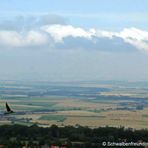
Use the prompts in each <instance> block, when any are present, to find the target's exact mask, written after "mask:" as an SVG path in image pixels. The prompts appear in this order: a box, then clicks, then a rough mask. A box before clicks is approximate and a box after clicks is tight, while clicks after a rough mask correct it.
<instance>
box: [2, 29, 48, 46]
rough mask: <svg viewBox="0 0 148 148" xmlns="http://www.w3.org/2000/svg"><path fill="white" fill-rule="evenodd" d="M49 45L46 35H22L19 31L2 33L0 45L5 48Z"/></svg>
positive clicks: (38, 33)
mask: <svg viewBox="0 0 148 148" xmlns="http://www.w3.org/2000/svg"><path fill="white" fill-rule="evenodd" d="M47 43H48V37H47V35H46V34H44V33H42V32H39V31H32V30H31V31H28V32H27V33H20V32H17V31H0V45H1V46H3V47H10V48H15V47H29V46H41V45H44V44H47Z"/></svg>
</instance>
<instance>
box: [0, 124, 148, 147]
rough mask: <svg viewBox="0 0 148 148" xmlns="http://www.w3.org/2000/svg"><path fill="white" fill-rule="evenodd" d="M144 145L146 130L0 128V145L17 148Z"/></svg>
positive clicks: (112, 128)
mask: <svg viewBox="0 0 148 148" xmlns="http://www.w3.org/2000/svg"><path fill="white" fill-rule="evenodd" d="M104 141H105V142H108V141H109V142H123V141H124V142H125V141H126V142H139V141H142V142H148V130H147V129H143V130H133V129H130V128H128V129H125V128H123V127H120V128H115V127H99V128H95V129H91V128H88V127H82V126H79V125H77V126H76V127H73V126H66V127H58V126H56V125H52V126H51V127H47V128H43V127H38V126H37V125H32V126H30V127H28V126H22V125H3V126H0V145H4V147H6V148H7V147H8V148H10V147H14V148H19V147H23V146H25V145H28V146H30V147H43V145H48V146H51V145H65V146H66V147H69V148H72V147H77V148H81V147H82V148H91V147H92V148H93V147H94V148H96V147H103V146H102V142H104Z"/></svg>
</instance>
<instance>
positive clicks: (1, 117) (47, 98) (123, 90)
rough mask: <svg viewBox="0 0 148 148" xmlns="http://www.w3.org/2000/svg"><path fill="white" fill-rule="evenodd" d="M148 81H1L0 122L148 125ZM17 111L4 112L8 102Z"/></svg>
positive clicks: (144, 126) (93, 125)
mask: <svg viewBox="0 0 148 148" xmlns="http://www.w3.org/2000/svg"><path fill="white" fill-rule="evenodd" d="M147 96H148V85H146V84H145V83H144V84H141V83H140V84H139V85H138V84H137V83H132V84H131V83H127V82H126V83H125V82H124V83H122V82H118V83H117V82H116V83H113V82H108V83H107V82H95V83H94V82H85V83H84V82H81V83H80V82H79V83H78V82H77V83H48V82H46V83H45V82H44V83H43V82H42V83H41V82H32V83H31V82H30V83H26V82H1V84H0V111H1V114H0V125H3V124H22V125H28V126H29V125H32V124H38V125H39V126H43V127H47V126H50V125H52V124H56V125H58V126H65V125H73V126H77V125H83V126H89V127H91V128H95V127H99V126H113V127H120V126H124V127H127V128H128V127H130V128H136V129H141V128H147V127H148V98H147ZM6 102H7V103H8V104H9V106H10V107H11V109H12V110H13V111H14V113H12V114H8V115H5V114H4V113H5V111H6V107H5V103H6Z"/></svg>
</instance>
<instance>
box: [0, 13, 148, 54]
mask: <svg viewBox="0 0 148 148" xmlns="http://www.w3.org/2000/svg"><path fill="white" fill-rule="evenodd" d="M29 20H30V21H29ZM17 22H18V23H17ZM25 22H29V24H28V25H25V24H27V23H25ZM5 24H7V25H5ZM15 26H17V27H15ZM0 47H1V48H0V49H1V50H2V49H6V48H9V49H11V48H12V49H15V48H20V49H21V48H25V49H27V48H28V49H30V48H36V49H37V48H46V49H50V50H51V49H69V50H76V49H82V50H98V51H104V52H112V51H115V52H128V51H142V52H148V31H144V30H141V29H138V28H134V27H133V28H124V29H123V30H121V31H119V32H111V31H106V30H99V29H96V28H90V29H84V28H80V27H74V26H72V25H68V24H67V23H66V20H65V19H62V18H60V17H58V16H53V15H46V16H44V17H40V18H36V17H34V18H33V17H29V18H23V17H18V18H17V19H16V20H15V21H13V22H12V21H11V22H10V23H8V22H7V21H4V22H3V23H2V22H1V23H0Z"/></svg>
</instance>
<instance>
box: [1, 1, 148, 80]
mask: <svg viewBox="0 0 148 148" xmlns="http://www.w3.org/2000/svg"><path fill="white" fill-rule="evenodd" d="M147 8H148V1H147V0H75V1H70V0H4V1H0V67H1V73H0V77H1V79H25V80H26V79H27V80H30V79H31V80H48V81H50V80H56V81H60V80H64V81H75V80H134V81H136V80H148V69H147V65H148V25H147V24H148V20H147V17H148V9H147Z"/></svg>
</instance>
